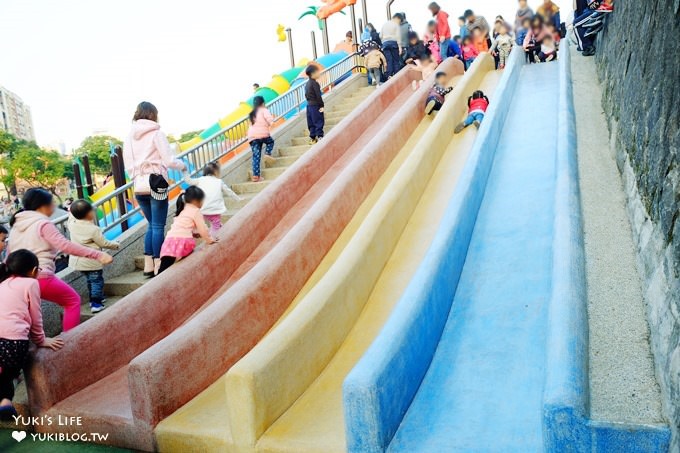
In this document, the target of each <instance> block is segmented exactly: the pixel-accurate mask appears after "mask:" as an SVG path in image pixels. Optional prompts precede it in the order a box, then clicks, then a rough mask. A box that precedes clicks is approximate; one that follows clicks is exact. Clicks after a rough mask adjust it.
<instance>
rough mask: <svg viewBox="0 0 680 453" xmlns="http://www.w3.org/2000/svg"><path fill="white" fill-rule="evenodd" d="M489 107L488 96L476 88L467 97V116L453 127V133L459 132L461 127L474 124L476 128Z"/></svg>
mask: <svg viewBox="0 0 680 453" xmlns="http://www.w3.org/2000/svg"><path fill="white" fill-rule="evenodd" d="M488 107H489V98H488V97H486V95H485V94H484V92H483V91H481V90H477V91H475V92H474V93H472V96H470V97H469V98H468V116H467V118H465V120H463V122H461V123H459V124H458V125H457V126H456V128H455V129H454V131H453V132H454V133H456V134H460V133H461V132H462V131H463V129H465V128H466V127H468V126H470V125H472V124H474V125H475V127H476V128H477V129H479V126H480V125H481V124H482V121H483V120H484V114H485V113H486V109H487V108H488Z"/></svg>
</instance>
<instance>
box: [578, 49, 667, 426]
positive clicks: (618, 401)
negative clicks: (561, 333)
mask: <svg viewBox="0 0 680 453" xmlns="http://www.w3.org/2000/svg"><path fill="white" fill-rule="evenodd" d="M571 51H572V75H573V83H574V102H575V108H576V126H577V132H578V160H579V173H580V187H581V197H582V209H583V219H584V231H585V252H586V279H587V283H588V318H589V325H590V403H591V407H590V412H591V419H593V420H604V421H614V422H629V423H664V422H665V420H664V416H663V414H662V409H661V394H660V390H659V385H658V384H657V381H656V378H655V374H654V363H653V358H652V353H651V349H650V345H649V326H648V324H647V317H646V307H645V302H644V299H643V297H642V290H641V281H640V277H639V274H638V271H637V266H636V260H635V247H634V245H633V238H632V232H631V227H630V223H629V221H628V216H627V214H626V210H625V203H626V201H625V197H624V192H623V187H622V182H621V177H620V174H619V171H618V168H617V166H616V161H615V158H614V154H613V152H612V148H611V147H610V144H609V133H608V131H607V122H606V118H605V115H604V112H603V110H602V107H601V104H600V100H601V99H602V91H601V88H600V84H599V83H598V78H597V73H596V69H595V60H594V59H592V58H587V57H583V56H581V54H580V53H578V52H576V51H575V49H574V47H573V46H572V47H571Z"/></svg>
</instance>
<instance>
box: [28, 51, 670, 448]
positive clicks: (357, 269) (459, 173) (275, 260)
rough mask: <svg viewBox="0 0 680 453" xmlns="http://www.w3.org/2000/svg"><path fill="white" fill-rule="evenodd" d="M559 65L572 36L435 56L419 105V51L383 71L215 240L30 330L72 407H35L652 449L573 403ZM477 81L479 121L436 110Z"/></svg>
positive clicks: (51, 411) (259, 425)
mask: <svg viewBox="0 0 680 453" xmlns="http://www.w3.org/2000/svg"><path fill="white" fill-rule="evenodd" d="M565 47H566V46H565ZM569 68H570V64H569V54H568V49H567V52H565V51H561V53H560V59H559V60H558V61H554V62H549V63H544V64H532V65H527V64H526V63H525V58H524V53H523V52H521V51H513V52H512V53H511V55H510V58H509V61H508V64H507V66H506V68H505V70H503V71H496V70H495V64H494V60H493V57H491V56H490V55H488V54H485V53H484V54H481V55H480V57H479V58H477V59H476V60H475V62H474V63H473V65H472V66H471V67H470V69H469V70H468V71H464V70H463V65H462V64H461V62H460V61H458V60H454V59H448V60H446V61H444V62H443V63H442V64H441V65H440V67H439V70H440V71H444V72H445V73H446V74H447V77H448V82H447V83H448V85H449V86H451V87H453V91H452V92H451V93H450V94H449V95H448V96H447V98H446V102H445V103H444V105H443V107H442V109H441V110H440V111H439V112H438V113H437V114H436V115H425V114H424V111H423V110H424V109H423V106H424V104H425V101H426V98H427V96H428V93H429V91H430V88H431V86H432V84H433V81H434V80H433V78H434V75H431V76H430V78H429V79H428V80H426V81H424V83H423V84H422V86H420V88H418V89H416V90H412V88H411V86H412V84H413V82H414V81H417V80H420V79H421V77H422V75H421V73H420V72H419V71H417V70H413V69H405V70H403V71H400V72H399V73H398V74H397V75H396V76H395V77H393V78H392V79H390V80H389V81H388V82H387V83H386V84H384V85H383V86H381V87H380V88H379V89H377V90H374V91H371V94H370V95H368V97H367V98H365V99H364V100H363V101H362V102H361V103H360V104H359V105H358V106H357V107H356V108H355V109H354V110H352V111H351V112H350V113H349V114H347V116H345V117H344V118H343V119H342V120H340V122H339V123H338V124H337V126H336V127H334V128H333V130H331V131H330V133H328V134H327V136H326V137H324V139H323V140H322V141H320V142H319V143H318V144H316V145H314V146H313V147H312V148H311V149H309V150H308V151H306V152H305V153H304V154H302V155H301V156H300V157H299V158H298V160H296V161H295V163H294V164H292V166H290V167H289V168H288V169H287V170H286V172H285V173H283V174H282V175H281V176H279V177H278V178H276V179H275V180H273V181H272V182H271V183H270V184H269V185H268V186H267V187H266V188H265V189H264V190H263V191H262V192H260V193H259V194H258V195H257V196H255V197H254V198H253V199H252V201H251V202H250V203H248V204H247V205H246V206H245V207H244V208H242V209H241V210H240V211H239V212H238V213H237V214H236V215H235V216H234V217H233V218H232V219H231V220H230V221H229V222H227V223H226V224H225V225H224V227H223V228H222V230H221V231H220V233H219V239H220V241H219V242H218V243H216V244H214V245H212V246H210V247H203V248H199V249H198V250H197V251H196V252H195V253H193V254H191V255H190V256H188V257H187V258H186V259H183V260H182V261H181V262H180V263H178V264H176V265H174V266H172V267H171V268H170V269H168V270H167V271H166V272H164V273H163V274H160V275H159V276H157V277H155V278H153V279H151V280H150V281H149V282H148V283H146V284H144V286H142V287H141V288H139V289H137V290H135V291H133V292H132V293H130V294H129V295H128V296H126V297H125V298H124V299H122V300H121V301H120V302H118V303H117V304H115V305H114V306H112V307H111V308H108V309H107V310H106V311H104V312H103V313H102V314H98V315H97V316H96V317H94V318H93V319H91V320H89V321H87V322H86V323H84V324H83V325H81V326H79V327H78V328H76V329H73V330H72V331H69V332H67V333H66V334H65V335H64V338H65V345H64V348H63V349H62V350H60V351H58V352H53V351H49V350H46V349H39V350H38V351H37V352H36V353H35V356H34V360H33V363H32V365H31V368H30V372H29V376H28V379H27V383H28V387H29V397H30V407H31V412H32V415H33V416H38V417H39V416H51V417H57V416H62V417H63V416H69V417H81V418H80V420H81V423H82V426H49V425H36V426H35V429H36V430H37V431H38V432H48V433H49V432H62V433H63V432H80V431H86V432H105V433H108V434H109V437H108V438H107V440H106V443H107V444H109V445H115V446H119V447H124V448H131V449H136V450H143V451H154V450H157V451H162V452H188V451H196V452H239V453H246V452H253V453H254V452H268V453H272V452H278V453H290V452H296V453H312V452H344V451H349V452H353V453H379V452H448V451H457V450H461V451H522V452H524V451H548V452H563V451H576V452H581V451H583V452H585V451H635V452H638V451H640V452H648V451H658V452H663V451H667V450H668V446H669V440H670V431H669V428H668V426H666V425H661V424H660V425H653V426H652V425H635V424H628V425H620V424H616V423H608V422H606V421H600V420H592V419H591V418H590V414H589V412H588V376H587V373H588V364H587V360H588V332H587V329H588V323H587V319H586V307H585V298H584V296H583V292H584V288H585V279H584V273H583V272H584V270H583V266H584V259H583V242H582V240H583V235H582V231H581V219H580V196H579V191H578V187H577V186H578V180H577V171H576V169H575V165H576V164H575V132H574V114H573V100H572V96H571V78H570V69H569ZM293 72H294V71H293V70H291V73H290V74H288V75H285V76H284V75H283V74H281V75H279V76H280V79H278V78H276V77H275V79H276V82H277V83H280V85H279V86H278V88H279V89H281V87H283V86H284V84H283V82H282V80H286V81H287V82H286V83H288V86H295V84H296V83H301V82H299V81H296V79H295V77H296V76H297V74H296V75H295V76H293V75H292V73H293ZM352 77H357V78H359V77H364V76H363V75H361V74H355V75H353V76H352ZM273 82H274V80H273ZM362 82H363V81H362ZM363 83H365V82H363ZM416 85H417V84H416ZM266 88H267V90H272V91H275V90H274V88H273V87H272V84H270V86H268V87H266ZM286 89H287V88H286ZM475 90H483V91H484V93H485V94H486V95H487V96H488V97H489V98H490V99H491V104H490V107H489V109H488V111H487V112H486V116H485V117H484V120H483V122H482V124H481V127H480V128H479V130H477V129H476V128H475V127H469V128H467V129H465V130H464V131H463V132H462V133H460V134H453V127H454V125H455V124H456V123H458V122H460V121H461V120H462V119H464V118H465V117H466V115H467V110H468V107H467V99H468V96H469V95H470V94H471V93H472V92H473V91H475ZM266 92H267V93H268V91H266V90H265V91H262V93H266ZM244 105H248V104H247V101H246V103H244ZM528 110H532V111H537V112H540V113H541V114H537V115H535V116H534V117H533V121H534V123H533V124H532V131H531V132H532V133H527V130H526V127H525V124H524V119H525V116H524V115H523V114H524V113H525V112H527V111H528ZM103 333H105V334H103ZM83 364H87V372H83ZM79 430H80V431H79Z"/></svg>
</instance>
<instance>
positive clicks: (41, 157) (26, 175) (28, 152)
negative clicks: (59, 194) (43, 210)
mask: <svg viewBox="0 0 680 453" xmlns="http://www.w3.org/2000/svg"><path fill="white" fill-rule="evenodd" d="M13 154H14V156H13V158H11V159H10V158H4V159H3V160H2V169H3V170H4V171H3V176H2V182H3V183H4V184H5V186H6V187H10V186H12V185H14V183H15V181H17V180H23V181H25V182H26V183H28V185H30V186H33V187H45V188H46V189H49V190H51V191H52V192H55V191H56V188H57V184H58V182H59V181H61V180H62V179H64V178H65V177H67V176H68V175H69V174H72V171H71V170H70V169H69V163H68V161H67V160H66V159H64V158H63V157H62V156H61V155H60V154H59V153H58V152H56V151H47V150H44V149H41V148H40V147H38V146H37V145H36V144H35V143H32V142H19V143H18V144H17V146H16V149H15V151H14V153H13Z"/></svg>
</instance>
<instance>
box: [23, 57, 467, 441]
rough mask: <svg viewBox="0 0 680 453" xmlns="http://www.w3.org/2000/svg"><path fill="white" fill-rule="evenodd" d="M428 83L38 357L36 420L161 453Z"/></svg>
mask: <svg viewBox="0 0 680 453" xmlns="http://www.w3.org/2000/svg"><path fill="white" fill-rule="evenodd" d="M459 66H460V65H456V64H455V63H454V62H453V61H447V62H445V63H444V70H445V71H447V72H449V74H451V75H454V74H458V73H459V72H461V73H462V69H460V68H459ZM419 76H420V73H419V72H416V71H402V72H400V73H399V74H398V75H397V76H396V77H395V78H394V79H393V80H392V81H390V82H389V83H388V84H386V85H385V86H384V87H382V88H381V89H379V90H377V91H376V92H375V93H374V94H372V95H371V96H370V97H369V98H367V99H366V100H365V101H364V102H362V103H361V104H360V105H359V107H357V108H356V109H355V110H354V111H353V112H352V113H350V115H349V116H347V117H346V118H345V119H344V120H343V121H342V122H341V123H340V124H339V125H338V127H336V128H334V129H333V131H331V133H330V134H329V135H328V136H327V137H326V138H324V140H323V141H322V142H321V143H320V144H319V145H316V146H315V147H313V148H312V149H311V150H310V151H308V152H307V153H306V154H304V155H303V156H302V157H301V158H300V159H299V160H298V161H297V162H296V163H295V164H294V165H293V166H291V167H290V169H289V170H288V171H286V172H285V173H284V174H283V175H282V176H281V177H279V178H277V179H276V180H275V181H274V182H273V183H272V184H271V185H270V186H269V187H267V188H266V189H265V190H264V191H263V192H262V193H261V194H260V195H258V196H257V197H256V198H255V199H254V200H253V201H252V202H251V203H249V204H248V205H247V206H246V207H245V208H244V209H242V210H241V211H240V212H239V213H238V214H237V215H236V216H235V217H234V218H233V219H231V220H230V221H229V222H228V223H227V224H226V225H225V226H224V228H223V229H222V231H221V232H220V242H219V243H218V244H216V245H213V246H210V247H207V248H204V249H202V250H199V251H198V252H197V253H194V254H192V255H191V256H189V257H188V258H187V259H186V260H185V261H184V262H183V264H181V265H178V266H174V267H173V268H171V269H170V270H168V271H166V272H165V273H163V274H161V275H160V276H159V277H157V278H154V279H153V280H151V281H150V282H149V283H147V284H146V285H144V286H143V287H142V288H140V289H138V290H136V291H135V292H133V293H131V294H130V295H129V296H127V297H126V298H125V299H124V300H122V301H121V302H118V303H117V304H116V305H114V306H113V307H112V308H110V309H109V310H107V311H106V312H104V314H103V315H100V316H97V317H95V318H93V319H92V320H90V321H88V322H87V323H85V324H83V325H82V326H80V327H79V328H77V329H74V330H72V331H70V332H68V333H66V334H64V339H65V343H66V345H65V346H64V348H63V349H62V350H60V351H57V352H52V351H47V350H44V349H43V350H39V351H38V352H37V353H36V355H35V360H34V361H33V364H32V366H31V369H30V371H29V377H28V380H27V381H28V385H29V401H30V405H31V411H32V415H34V416H38V415H52V416H56V415H76V416H80V417H82V421H83V425H84V426H85V427H86V428H87V429H86V431H89V432H100V433H109V438H108V440H107V443H108V444H112V445H117V446H121V447H128V448H134V449H139V450H153V448H154V440H153V434H152V430H153V427H154V426H155V425H156V424H157V423H158V422H159V421H160V420H162V419H163V418H165V417H166V416H168V415H169V414H171V413H172V412H174V411H175V410H176V409H178V408H179V407H180V406H182V405H183V404H185V403H186V402H187V401H189V400H190V399H191V398H193V397H194V396H195V395H197V394H198V393H199V392H201V391H202V390H204V389H205V388H206V387H207V386H208V385H209V384H211V383H212V382H214V381H215V380H216V379H217V378H218V377H220V376H221V375H223V374H224V373H225V372H226V371H227V369H228V368H229V367H230V366H231V365H232V364H233V363H235V362H236V361H237V360H238V359H239V358H241V357H242V356H243V355H244V354H245V353H246V352H247V351H248V350H250V349H251V348H252V347H253V346H254V345H255V344H256V343H257V342H258V341H259V340H260V339H261V338H262V336H263V335H264V334H265V333H266V332H267V331H268V329H269V328H270V327H271V326H272V325H273V324H274V323H275V322H276V320H277V319H278V318H279V316H280V315H281V314H282V313H283V311H284V310H285V309H286V307H287V306H288V304H289V303H290V302H291V301H292V300H293V298H294V297H295V295H296V294H297V293H298V291H299V290H300V289H301V288H302V286H303V285H304V283H305V282H306V280H307V279H308V277H309V276H310V275H311V274H312V272H313V271H314V270H315V268H316V266H317V265H318V263H319V262H320V261H321V260H322V258H323V257H324V255H325V254H326V252H327V251H328V250H329V249H330V247H331V246H332V245H333V243H334V242H335V240H336V238H337V237H338V235H339V234H340V233H341V232H342V230H343V229H344V227H345V226H346V224H347V223H348V222H349V221H350V220H351V218H352V216H353V214H354V212H355V211H356V209H357V208H358V207H359V205H360V204H361V202H362V201H363V199H364V198H365V197H366V196H367V195H368V193H369V192H370V190H371V188H372V187H373V185H374V184H375V182H376V181H377V179H378V178H379V177H380V176H381V174H382V173H383V171H384V170H385V169H386V168H387V166H388V165H389V163H390V162H391V160H392V159H393V158H394V156H395V155H396V153H397V152H398V151H399V149H400V148H401V146H402V145H403V143H405V142H406V140H407V139H408V137H409V136H410V135H411V133H412V132H413V131H414V129H415V128H416V126H417V125H418V123H419V122H420V120H421V118H422V115H423V104H424V100H425V97H426V96H427V92H428V90H429V88H428V87H429V86H431V85H430V83H425V84H423V87H422V88H421V89H419V90H418V91H417V92H415V93H413V92H412V91H411V88H410V84H411V82H412V81H413V80H414V79H416V78H419ZM35 428H36V430H37V431H39V432H56V431H57V430H58V431H59V432H67V431H68V429H67V430H64V428H65V427H63V426H54V425H53V426H36V427H35ZM71 429H72V431H73V432H81V431H82V430H83V427H77V426H76V427H71Z"/></svg>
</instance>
